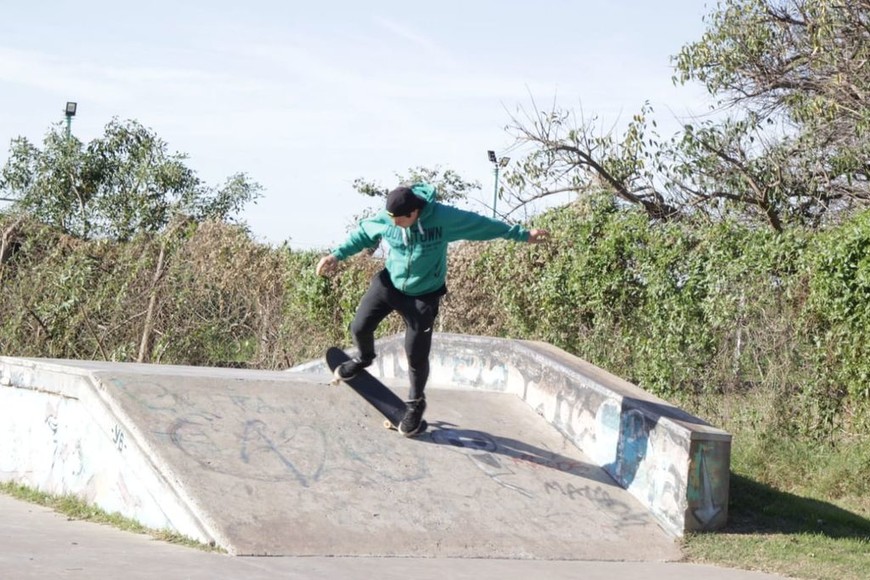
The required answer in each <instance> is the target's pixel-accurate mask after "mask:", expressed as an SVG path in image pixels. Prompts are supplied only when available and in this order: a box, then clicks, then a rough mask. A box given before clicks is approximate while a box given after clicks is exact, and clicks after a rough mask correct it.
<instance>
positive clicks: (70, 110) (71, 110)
mask: <svg viewBox="0 0 870 580" xmlns="http://www.w3.org/2000/svg"><path fill="white" fill-rule="evenodd" d="M77 108H78V104H77V103H74V102H72V101H67V103H66V108H65V109H64V110H63V114H64V115H65V116H66V136H67V138H69V136H70V129H71V127H72V118H73V117H75V116H76V109H77Z"/></svg>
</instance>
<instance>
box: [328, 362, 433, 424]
mask: <svg viewBox="0 0 870 580" xmlns="http://www.w3.org/2000/svg"><path fill="white" fill-rule="evenodd" d="M347 360H350V357H349V356H348V355H347V353H345V352H344V351H343V350H341V349H340V348H337V347H334V346H333V347H330V348H329V349H328V350H327V351H326V364H327V365H329V369H330V370H332V371H335V369H336V367H338V365H340V364H341V363H343V362H345V361H347ZM339 382H343V383H345V384H347V386H349V387H350V388H351V389H353V390H354V391H356V392H357V393H358V394H359V395H360V396H361V397H362V398H363V399H365V401H366V402H367V403H368V404H369V405H371V406H372V407H374V408H375V409H377V410H378V412H379V413H380V414H381V415H383V416H384V427H386V428H387V429H397V428H398V426H399V423H400V422H401V421H402V417H404V416H405V408H406V407H405V402H404V401H403V400H402V399H400V398H399V396H398V395H396V393H394V392H393V391H391V390H390V388H389V387H387V386H386V385H384V384H383V383H382V382H381V381H379V380H378V379H376V378H375V377H373V376H372V375H371V374H369V373H368V372H366V371H362V372H360V373H359V374H358V375H357V376H355V377H354V378H352V379H350V380H348V381H343V380H341V379H338V378H335V379H334V380H333V381H332V384H337V383H339ZM427 428H428V425H427V423H426V421H425V420H424V421H423V425H422V427H421V428H420V430H419V431H418V432H417V433H415V435H419V434H421V433H423V432H424V431H426V429H427Z"/></svg>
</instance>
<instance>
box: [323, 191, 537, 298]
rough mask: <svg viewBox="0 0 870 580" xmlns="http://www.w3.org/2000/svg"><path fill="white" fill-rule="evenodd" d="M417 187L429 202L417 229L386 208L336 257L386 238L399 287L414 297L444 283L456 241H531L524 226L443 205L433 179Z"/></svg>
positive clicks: (360, 228)
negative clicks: (400, 222) (404, 225)
mask: <svg viewBox="0 0 870 580" xmlns="http://www.w3.org/2000/svg"><path fill="white" fill-rule="evenodd" d="M411 190H412V191H413V192H414V194H415V195H416V196H417V197H420V198H421V199H424V200H425V201H426V205H425V206H423V209H422V210H420V216H419V218H418V219H417V221H416V222H414V224H413V225H412V226H411V227H409V228H400V227H398V226H396V225H395V224H393V220H392V218H390V216H389V215H387V212H386V210H382V211H381V212H379V213H378V215H376V216H375V217H373V218H369V219H365V220H363V221H361V222H360V224H359V226H358V227H357V229H356V231H354V232H353V233H351V234H350V236H349V237H348V239H347V240H346V241H345V242H344V243H343V244H341V245H340V246H339V247H338V248H336V249H335V250H333V252H332V255H334V256H335V257H336V258H338V259H339V260H345V259H347V258H349V257H351V256H353V255H354V254H356V253H357V252H360V251H362V250H364V249H366V248H374V247H377V245H378V244H379V243H380V241H381V240H382V239H383V240H385V241H386V242H387V244H388V245H389V247H390V252H389V254H388V255H387V264H386V268H387V272H389V274H390V280H392V282H393V285H394V286H395V287H396V288H398V289H399V290H401V291H402V292H403V293H405V294H408V295H410V296H421V295H423V294H428V293H430V292H434V291H436V290H438V289H440V288H441V287H442V286H444V282H445V280H446V278H447V244H449V243H450V242H454V241H457V240H478V241H482V240H493V239H496V238H505V239H508V240H514V241H518V242H525V241H527V240H528V239H529V231H528V230H527V229H525V228H523V227H522V226H519V225H515V226H509V225H508V224H506V223H504V222H500V221H498V220H494V219H490V218H488V217H485V216H482V215H479V214H476V213H473V212H470V211H464V210H461V209H458V208H455V207H453V206H449V205H444V204H441V203H438V202H437V201H435V195H436V192H435V188H434V187H433V186H431V185H429V184H427V183H415V184H414V185H412V186H411Z"/></svg>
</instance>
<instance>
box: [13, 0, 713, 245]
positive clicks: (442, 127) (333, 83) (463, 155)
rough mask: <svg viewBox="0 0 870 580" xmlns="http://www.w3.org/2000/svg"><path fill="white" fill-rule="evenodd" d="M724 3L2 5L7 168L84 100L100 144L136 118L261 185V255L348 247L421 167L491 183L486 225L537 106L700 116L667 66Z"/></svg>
mask: <svg viewBox="0 0 870 580" xmlns="http://www.w3.org/2000/svg"><path fill="white" fill-rule="evenodd" d="M708 4H709V3H708V2H706V1H705V0H668V2H649V1H648V0H610V1H607V2H605V1H603V0H599V1H593V0H535V2H528V1H521V0H463V1H456V0H439V1H438V2H408V1H407V0H406V1H403V2H398V1H395V2H394V1H379V0H370V1H368V2H352V1H350V0H346V1H339V0H316V1H311V0H308V1H304V2H300V1H297V0H247V1H246V2H240V1H238V0H235V1H233V2H229V1H226V0H209V1H207V2H206V1H204V0H149V1H148V2H119V1H118V0H77V1H67V0H38V1H34V2H22V1H20V0H0V14H2V18H0V164H5V163H6V160H7V159H8V157H9V143H10V141H11V140H12V139H13V138H16V137H26V138H28V139H29V140H30V141H31V142H33V143H35V144H37V145H41V143H42V139H43V138H44V136H45V134H46V133H47V131H48V130H49V129H50V127H51V126H52V124H54V123H58V122H61V121H63V120H64V115H63V109H64V105H65V103H66V102H67V101H74V102H76V103H78V111H77V114H76V116H75V117H74V119H73V121H72V132H73V134H74V135H75V136H76V137H77V138H78V139H79V140H81V141H82V142H84V143H88V142H89V141H91V140H93V139H95V138H98V137H100V136H102V135H103V133H104V129H105V127H106V125H107V124H108V123H109V122H110V121H111V120H112V118H113V117H117V118H119V119H121V120H127V119H133V120H136V121H138V122H140V123H141V124H142V125H144V126H146V127H148V128H150V129H151V130H153V131H154V132H155V133H156V134H157V135H158V136H159V137H160V138H162V139H163V140H164V141H165V142H166V143H167V144H168V149H169V150H170V151H171V152H178V153H183V154H185V155H186V156H187V158H188V159H187V164H188V166H189V167H190V168H191V169H193V170H194V171H195V172H196V173H197V175H198V176H199V177H200V178H201V179H202V180H203V181H204V182H205V183H207V184H209V185H215V186H217V185H220V184H222V183H223V182H224V181H225V180H226V178H228V177H229V176H231V175H233V174H235V173H239V172H244V173H246V174H247V175H248V176H249V178H250V179H251V180H253V181H255V182H257V183H259V184H260V185H261V186H262V187H263V192H262V194H263V195H262V197H261V198H260V199H259V200H258V201H257V202H256V204H253V205H249V206H248V207H247V208H246V209H245V211H244V213H243V214H242V215H241V218H242V219H243V220H244V221H245V222H246V223H247V225H248V226H249V227H250V229H251V232H252V234H253V236H254V237H255V239H257V240H258V241H260V242H263V243H268V244H273V245H280V244H282V243H285V242H286V243H289V245H290V247H291V248H293V249H302V250H308V249H327V248H331V247H333V246H334V245H335V244H336V243H338V242H341V241H342V240H343V239H344V237H345V236H346V234H347V231H348V228H349V227H351V226H352V224H353V222H354V218H355V216H358V215H359V214H360V213H361V212H362V211H363V210H364V209H366V208H367V207H371V206H372V205H373V202H372V200H371V199H370V198H366V197H364V196H362V195H360V194H359V193H357V192H356V191H355V190H354V189H353V187H352V184H353V181H354V180H355V179H357V178H364V179H366V180H369V181H374V182H376V183H379V184H381V185H382V186H383V187H384V188H385V189H391V188H392V187H394V186H395V185H397V184H398V178H397V175H406V174H407V173H408V170H409V168H413V167H440V168H441V169H451V170H453V171H456V172H457V173H458V174H459V175H460V176H462V178H463V179H465V180H468V181H478V182H480V184H481V186H482V189H481V191H480V192H478V193H476V194H474V195H473V196H472V199H470V200H469V201H468V203H467V204H466V207H467V208H469V209H472V210H474V211H478V212H480V213H485V214H487V215H489V214H490V213H491V209H490V208H491V205H492V197H493V196H492V193H493V187H494V175H493V165H492V164H491V163H490V162H489V161H488V159H487V151H488V150H495V151H496V152H497V153H498V155H499V156H502V155H503V154H504V152H506V151H510V149H511V146H512V144H513V143H514V139H513V136H512V135H510V134H509V133H508V132H507V131H506V130H505V127H506V126H507V125H508V124H510V122H511V117H512V115H516V114H518V112H520V111H522V110H530V109H534V105H533V103H536V104H537V105H538V107H539V108H544V107H546V108H549V107H551V106H552V105H553V104H556V105H558V106H560V107H562V108H565V109H569V110H574V111H576V112H578V113H579V112H580V111H581V110H582V112H583V114H584V115H585V116H587V117H588V116H590V115H596V116H597V117H598V118H599V119H600V121H601V124H602V126H603V127H605V128H606V127H610V126H614V125H616V126H618V125H619V124H620V123H625V122H627V121H628V120H630V119H631V117H632V115H634V114H636V113H637V112H639V111H640V109H641V107H642V106H643V104H644V102H645V101H649V103H650V104H651V105H652V107H653V109H654V110H655V119H656V121H657V123H658V125H659V132H660V133H661V134H662V136H665V135H670V134H671V133H673V132H675V131H676V130H677V129H678V128H679V126H680V123H681V122H682V121H683V120H688V119H690V118H691V117H692V116H694V115H699V114H703V113H704V111H706V110H707V108H708V106H709V104H708V98H707V96H706V93H705V92H704V91H703V89H702V88H701V87H700V86H696V85H688V86H676V87H675V86H674V85H673V83H672V81H671V77H672V74H673V69H672V64H671V61H670V57H671V56H674V55H676V54H677V53H678V52H679V50H680V48H681V47H682V46H683V45H685V44H687V43H690V42H693V41H696V40H699V39H700V38H701V35H702V34H703V32H704V23H703V21H702V17H703V16H704V15H705V14H707V13H708V12H709V11H710V7H709V5H708ZM567 201H568V199H567V198H566V199H564V200H555V202H557V203H558V202H562V203H564V202H567Z"/></svg>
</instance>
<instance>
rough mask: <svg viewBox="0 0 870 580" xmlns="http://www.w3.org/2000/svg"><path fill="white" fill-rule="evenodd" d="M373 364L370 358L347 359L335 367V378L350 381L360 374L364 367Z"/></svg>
mask: <svg viewBox="0 0 870 580" xmlns="http://www.w3.org/2000/svg"><path fill="white" fill-rule="evenodd" d="M371 364H372V361H370V360H362V359H360V358H352V359H350V360H349V361H345V362H343V363H341V364H340V365H338V366H337V367H335V372H334V373H333V374H334V375H335V378H337V379H339V380H342V381H349V380H350V379H352V378H354V377H355V376H357V375H358V374H360V372H361V371H362V370H363V369H364V368H366V367H367V366H370V365H371Z"/></svg>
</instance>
